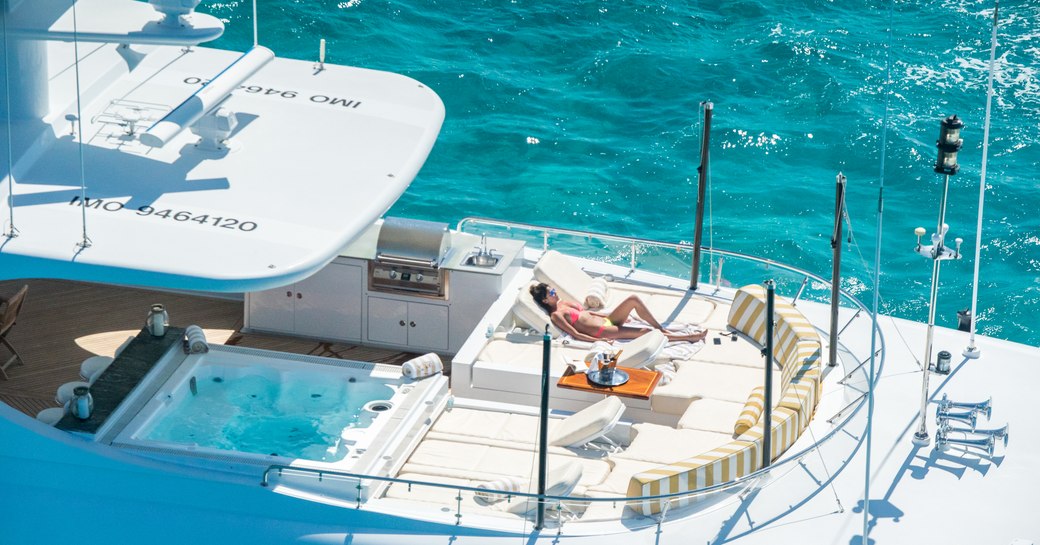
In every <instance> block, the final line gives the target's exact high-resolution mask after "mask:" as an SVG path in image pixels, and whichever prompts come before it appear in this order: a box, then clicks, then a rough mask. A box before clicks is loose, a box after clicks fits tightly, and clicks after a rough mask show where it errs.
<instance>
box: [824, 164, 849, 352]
mask: <svg viewBox="0 0 1040 545" xmlns="http://www.w3.org/2000/svg"><path fill="white" fill-rule="evenodd" d="M844 210H845V175H844V174H842V173H840V172H839V173H838V178H837V182H836V183H835V189H834V234H833V235H831V251H832V252H833V253H834V258H833V262H834V264H833V267H832V269H831V341H830V351H829V355H828V358H829V359H828V360H827V365H829V366H831V367H834V366H835V365H837V364H838V297H839V291H840V290H841V231H842V216H843V212H844Z"/></svg>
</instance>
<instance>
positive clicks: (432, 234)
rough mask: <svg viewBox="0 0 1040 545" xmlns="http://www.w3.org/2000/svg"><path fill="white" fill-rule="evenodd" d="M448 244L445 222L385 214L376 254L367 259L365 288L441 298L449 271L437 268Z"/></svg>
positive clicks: (444, 292)
mask: <svg viewBox="0 0 1040 545" xmlns="http://www.w3.org/2000/svg"><path fill="white" fill-rule="evenodd" d="M450 246H451V233H450V232H449V231H448V224H447V223H437V222H432V221H423V220H414V219H407V218H386V219H384V220H383V225H382V226H381V227H380V228H379V238H378V239H377V241H376V257H375V259H373V260H372V261H370V262H369V263H368V288H369V289H370V290H373V291H390V292H405V293H409V294H412V295H424V296H428V297H439V298H443V297H445V296H446V295H447V290H448V271H446V270H443V269H441V268H440V266H441V262H442V261H443V260H444V258H445V256H446V255H447V253H448V248H449V247H450Z"/></svg>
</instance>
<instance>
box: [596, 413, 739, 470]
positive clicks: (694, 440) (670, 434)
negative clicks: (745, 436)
mask: <svg viewBox="0 0 1040 545" xmlns="http://www.w3.org/2000/svg"><path fill="white" fill-rule="evenodd" d="M632 429H633V430H635V432H636V436H635V438H633V439H632V442H631V444H629V445H628V447H626V448H625V449H624V450H623V451H621V452H618V453H616V454H614V455H613V456H611V458H612V459H618V460H637V461H641V462H655V463H658V464H674V463H677V462H679V461H682V460H685V459H687V458H691V457H693V456H696V455H697V454H700V453H702V452H706V451H709V450H712V449H714V448H716V447H719V446H721V445H724V444H726V443H729V442H730V441H732V440H733V437H732V435H730V434H728V433H718V432H711V431H702V430H692V429H675V428H671V427H668V426H661V425H658V424H648V423H645V422H644V423H641V424H635V425H633V426H632Z"/></svg>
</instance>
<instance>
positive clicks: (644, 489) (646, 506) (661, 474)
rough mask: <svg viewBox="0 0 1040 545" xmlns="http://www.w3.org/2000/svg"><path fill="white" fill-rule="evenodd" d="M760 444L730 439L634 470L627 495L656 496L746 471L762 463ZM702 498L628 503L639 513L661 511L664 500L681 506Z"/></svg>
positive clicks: (702, 485)
mask: <svg viewBox="0 0 1040 545" xmlns="http://www.w3.org/2000/svg"><path fill="white" fill-rule="evenodd" d="M760 453H761V447H760V446H759V445H758V444H757V443H755V442H752V441H740V440H738V441H731V442H729V443H727V444H725V445H722V446H720V447H718V448H716V449H713V450H710V451H708V452H704V453H702V454H698V455H696V456H694V457H692V458H688V459H686V460H683V461H681V462H679V463H676V464H671V465H665V466H658V467H655V468H652V469H649V470H647V471H643V472H640V473H636V474H635V475H633V476H632V478H631V479H630V480H629V484H628V490H627V495H628V496H629V497H639V496H656V495H660V494H670V493H673V492H683V491H690V490H697V489H701V488H706V487H709V486H715V485H717V484H722V483H725V482H728V481H732V480H734V479H738V478H740V477H743V476H744V475H748V474H750V473H752V472H754V471H756V470H758V468H759V467H761V464H762V456H761V454H760ZM699 499H701V498H700V497H699V496H692V497H690V496H685V497H680V498H677V499H673V500H665V501H662V500H647V501H643V502H638V503H634V504H630V506H631V507H632V508H633V509H634V510H635V511H636V512H638V513H640V514H643V515H653V514H655V513H660V512H661V510H662V508H663V507H664V504H665V503H671V504H672V507H683V506H686V505H689V504H690V503H692V502H694V501H697V500H699Z"/></svg>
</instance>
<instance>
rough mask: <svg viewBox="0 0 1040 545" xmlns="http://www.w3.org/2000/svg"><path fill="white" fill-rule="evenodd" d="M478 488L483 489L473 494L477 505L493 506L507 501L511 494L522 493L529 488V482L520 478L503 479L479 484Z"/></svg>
mask: <svg viewBox="0 0 1040 545" xmlns="http://www.w3.org/2000/svg"><path fill="white" fill-rule="evenodd" d="M477 488H479V489H481V490H479V491H477V492H474V494H473V497H474V499H475V500H476V501H477V503H480V504H483V505H491V504H493V503H498V502H500V501H502V500H504V499H506V498H507V497H508V496H509V493H510V492H520V491H521V490H523V489H525V488H527V482H526V481H524V480H523V479H520V478H519V477H502V478H501V479H495V480H494V481H489V482H486V483H481V484H478V485H477Z"/></svg>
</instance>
